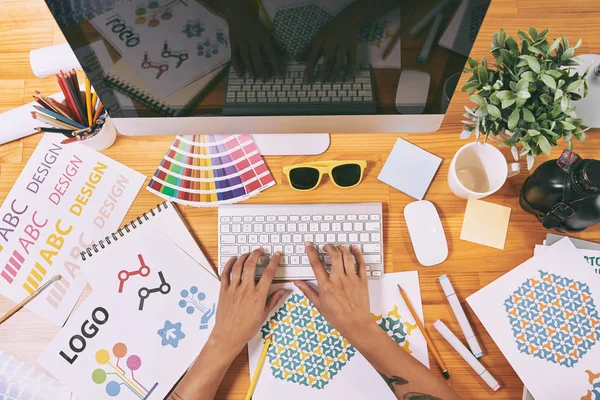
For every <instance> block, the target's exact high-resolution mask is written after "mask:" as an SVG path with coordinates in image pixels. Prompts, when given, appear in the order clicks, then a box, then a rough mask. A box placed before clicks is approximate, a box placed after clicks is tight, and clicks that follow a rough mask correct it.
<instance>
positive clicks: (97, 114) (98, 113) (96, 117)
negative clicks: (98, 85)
mask: <svg viewBox="0 0 600 400" xmlns="http://www.w3.org/2000/svg"><path fill="white" fill-rule="evenodd" d="M103 111H104V106H103V105H102V103H100V105H99V106H98V109H97V110H96V114H95V115H94V121H97V120H98V118H100V114H102V112H103Z"/></svg>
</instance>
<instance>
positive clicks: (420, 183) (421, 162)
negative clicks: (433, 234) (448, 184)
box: [377, 139, 442, 200]
mask: <svg viewBox="0 0 600 400" xmlns="http://www.w3.org/2000/svg"><path fill="white" fill-rule="evenodd" d="M441 162H442V159H441V158H440V157H438V156H436V155H433V154H431V153H429V152H427V151H425V150H423V149H422V148H420V147H418V146H415V145H414V144H412V143H409V142H407V141H406V140H404V139H398V141H397V142H396V144H395V145H394V148H393V149H392V152H391V153H390V155H389V157H388V159H387V160H386V162H385V165H384V166H383V168H382V169H381V172H380V173H379V176H378V177H377V179H379V180H380V181H381V182H383V183H385V184H387V185H390V186H391V187H393V188H395V189H398V190H399V191H401V192H403V193H406V194H407V195H409V196H410V197H413V198H415V199H417V200H423V197H425V193H426V192H427V189H429V185H430V184H431V181H432V180H433V177H434V176H435V173H436V172H437V170H438V168H439V167H440V164H441Z"/></svg>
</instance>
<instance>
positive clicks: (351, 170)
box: [283, 160, 367, 191]
mask: <svg viewBox="0 0 600 400" xmlns="http://www.w3.org/2000/svg"><path fill="white" fill-rule="evenodd" d="M366 167H367V162H366V161H364V160H352V161H318V162H311V163H304V164H295V165H288V166H285V167H283V173H284V174H285V176H286V177H287V179H288V182H289V183H290V186H291V187H292V188H293V189H294V190H299V191H309V190H313V189H314V188H316V187H317V186H319V183H321V178H322V177H323V175H324V174H327V175H329V176H330V177H331V180H332V182H333V184H334V185H335V186H337V187H339V188H342V189H348V188H351V187H354V186H356V185H358V184H359V183H360V181H361V180H362V177H363V172H364V170H365V168H366Z"/></svg>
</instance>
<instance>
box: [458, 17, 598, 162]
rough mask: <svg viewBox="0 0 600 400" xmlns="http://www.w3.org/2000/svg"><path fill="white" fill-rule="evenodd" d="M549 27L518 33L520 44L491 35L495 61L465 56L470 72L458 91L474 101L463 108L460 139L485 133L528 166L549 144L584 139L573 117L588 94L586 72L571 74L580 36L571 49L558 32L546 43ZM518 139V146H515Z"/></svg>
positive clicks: (503, 34) (581, 130)
mask: <svg viewBox="0 0 600 400" xmlns="http://www.w3.org/2000/svg"><path fill="white" fill-rule="evenodd" d="M547 33H548V29H545V30H543V31H542V32H538V31H537V30H536V29H535V28H529V35H528V34H527V33H525V32H523V31H519V32H518V37H519V40H520V43H519V42H518V41H517V40H516V39H515V38H513V37H512V36H511V35H508V36H507V35H506V33H505V32H504V30H502V29H501V30H500V31H499V32H496V33H494V35H493V40H492V49H491V53H492V55H493V57H494V58H495V59H496V62H495V63H490V64H488V61H487V60H486V58H485V57H483V58H482V59H481V63H479V62H478V61H477V60H474V59H472V58H469V60H468V68H465V72H470V73H471V76H470V77H469V79H468V80H467V82H466V84H465V85H464V86H463V88H462V91H463V92H467V93H469V95H470V98H471V100H472V101H473V102H474V103H475V104H476V106H475V107H473V109H470V108H468V107H465V109H466V110H467V113H466V114H465V117H466V118H468V120H466V121H462V122H463V123H464V124H465V125H464V130H463V132H462V133H461V137H462V138H464V139H466V138H468V137H469V136H471V134H472V133H473V132H475V133H476V136H477V139H479V135H485V140H487V139H488V138H489V137H492V138H493V139H495V140H497V141H500V142H502V143H503V144H504V145H506V146H510V147H511V152H512V154H513V156H514V157H515V160H518V158H519V156H523V155H527V167H528V169H531V167H532V166H533V162H534V158H535V157H536V156H537V155H539V154H540V153H545V154H550V152H551V151H552V146H557V145H558V140H559V139H561V138H562V139H564V140H565V141H566V142H567V143H568V146H569V148H571V147H572V144H573V137H575V138H576V139H577V140H584V139H585V130H584V129H582V127H581V123H582V120H581V119H580V118H577V116H576V114H575V111H574V108H575V102H576V101H577V100H579V99H581V98H582V97H585V96H586V95H587V83H586V80H585V76H586V75H587V73H588V71H589V70H588V71H586V72H585V73H584V74H578V73H573V71H572V69H571V67H573V66H578V65H579V64H578V62H577V59H576V58H574V54H575V50H577V48H578V47H579V46H580V45H581V39H580V40H579V41H578V42H577V43H576V44H575V45H574V46H572V47H569V41H568V40H567V38H566V37H564V36H562V37H560V38H558V39H554V41H553V42H552V43H550V42H548V40H547V38H546V34H547ZM519 143H520V146H521V150H520V151H519V150H518V149H517V145H518V144H519Z"/></svg>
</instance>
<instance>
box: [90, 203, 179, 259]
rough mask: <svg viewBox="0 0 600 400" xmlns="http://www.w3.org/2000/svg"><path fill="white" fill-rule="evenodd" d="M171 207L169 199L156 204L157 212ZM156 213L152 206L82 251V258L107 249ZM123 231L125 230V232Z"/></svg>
mask: <svg viewBox="0 0 600 400" xmlns="http://www.w3.org/2000/svg"><path fill="white" fill-rule="evenodd" d="M161 207H162V208H161ZM169 207H172V206H171V205H170V204H169V202H168V201H165V202H163V203H161V204H158V205H157V206H156V210H158V211H157V212H162V210H163V209H167V208H169ZM148 214H150V215H148ZM155 215H156V212H155V211H154V209H153V208H151V209H150V210H149V211H148V212H145V213H142V216H141V217H137V218H135V219H133V220H131V221H130V222H129V223H128V224H125V226H123V228H119V229H117V231H116V232H113V233H111V234H110V235H108V236H105V237H104V239H102V240H99V241H98V244H93V245H92V246H91V247H88V248H87V249H85V250H84V251H82V252H81V253H80V254H81V259H82V260H83V261H85V260H86V259H87V258H90V257H92V256H93V255H94V253H99V252H100V251H102V249H105V248H106V247H108V246H110V245H111V244H112V243H114V242H116V241H118V240H119V238H122V237H124V236H125V235H126V234H127V233H129V232H132V229H136V228H137V227H138V226H141V225H143V224H144V221H148V220H149V219H150V218H152V217H154V216H155ZM136 221H137V222H136ZM136 224H137V225H136ZM123 231H125V232H123Z"/></svg>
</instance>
